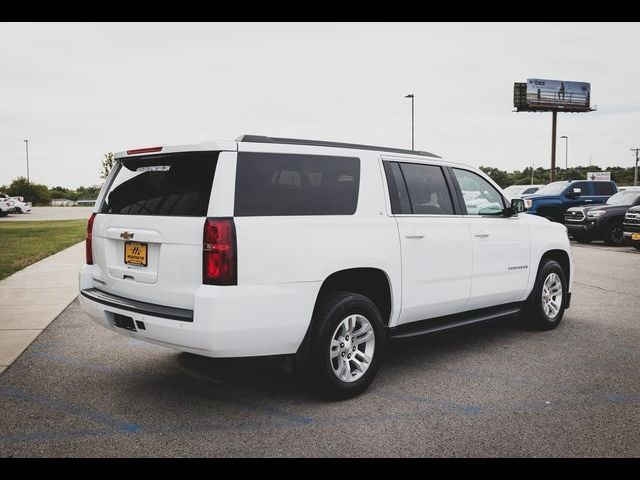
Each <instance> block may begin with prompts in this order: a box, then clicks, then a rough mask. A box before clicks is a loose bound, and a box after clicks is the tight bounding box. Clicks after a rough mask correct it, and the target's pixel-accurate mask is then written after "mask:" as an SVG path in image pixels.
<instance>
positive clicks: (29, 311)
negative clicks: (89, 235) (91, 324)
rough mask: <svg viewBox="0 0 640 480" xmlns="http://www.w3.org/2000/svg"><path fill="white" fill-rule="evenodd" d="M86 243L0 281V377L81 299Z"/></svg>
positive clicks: (81, 243) (78, 244)
mask: <svg viewBox="0 0 640 480" xmlns="http://www.w3.org/2000/svg"><path fill="white" fill-rule="evenodd" d="M83 263H84V241H83V242H80V243H77V244H76V245H74V246H72V247H69V248H67V249H66V250H62V251H61V252H58V253H56V254H54V255H51V256H50V257H47V258H45V259H43V260H40V261H39V262H37V263H34V264H33V265H29V266H28V267H27V268H25V269H23V270H20V271H19V272H16V273H14V274H13V275H11V276H9V277H7V278H5V279H4V280H0V373H1V372H2V371H4V370H5V369H6V368H7V367H8V366H9V365H11V363H13V361H14V360H15V359H16V358H18V356H19V355H20V354H21V353H22V352H23V351H24V350H25V349H26V348H27V347H28V346H29V344H30V343H31V342H33V341H34V340H35V338H36V337H37V336H38V335H39V334H40V332H41V331H42V330H44V329H45V328H46V327H47V325H49V323H51V321H52V320H53V319H54V318H56V317H57V316H58V315H60V313H61V312H62V311H63V310H64V309H65V308H66V307H67V305H69V304H70V303H71V302H72V301H73V300H74V299H75V298H76V296H77V295H78V272H79V271H80V267H81V266H82V264H83Z"/></svg>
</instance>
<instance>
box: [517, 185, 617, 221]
mask: <svg viewBox="0 0 640 480" xmlns="http://www.w3.org/2000/svg"><path fill="white" fill-rule="evenodd" d="M617 192H618V187H617V186H616V184H615V183H614V182H609V181H591V180H565V181H561V182H553V183H550V184H548V185H545V186H544V187H542V188H541V189H540V190H538V191H537V192H536V193H534V194H533V195H523V198H524V199H525V200H524V201H525V205H526V207H527V209H528V212H527V213H531V214H533V215H539V216H541V217H545V218H547V219H549V220H551V221H552V222H562V221H563V220H564V214H565V212H566V211H567V209H569V208H571V207H579V206H581V205H596V204H599V203H604V202H606V201H607V199H608V198H609V197H610V196H611V195H613V194H615V193H617Z"/></svg>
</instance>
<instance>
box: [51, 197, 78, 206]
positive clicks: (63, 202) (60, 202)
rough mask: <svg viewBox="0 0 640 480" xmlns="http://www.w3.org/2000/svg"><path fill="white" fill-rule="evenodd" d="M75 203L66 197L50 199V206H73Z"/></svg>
mask: <svg viewBox="0 0 640 480" xmlns="http://www.w3.org/2000/svg"><path fill="white" fill-rule="evenodd" d="M75 205H76V202H74V201H73V200H69V199H66V198H54V199H53V200H51V206H52V207H74V206H75Z"/></svg>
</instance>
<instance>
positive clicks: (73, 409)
mask: <svg viewBox="0 0 640 480" xmlns="http://www.w3.org/2000/svg"><path fill="white" fill-rule="evenodd" d="M0 395H1V396H4V397H9V398H14V399H17V400H26V401H28V402H34V403H39V404H40V405H44V406H46V407H48V408H51V409H53V410H58V411H62V412H65V413H70V414H71V415H76V416H78V417H82V418H85V419H88V420H94V421H96V422H100V423H104V424H106V425H109V426H111V427H114V428H116V429H118V430H121V431H124V432H129V433H132V432H137V431H138V430H140V429H141V428H142V427H141V426H140V425H137V424H135V423H131V422H126V421H123V420H118V419H117V418H114V417H111V416H109V415H106V414H104V413H99V412H94V411H93V410H89V409H88V408H85V407H82V406H79V405H74V404H72V403H68V402H65V401H64V400H58V399H55V398H48V397H45V396H42V395H35V394H31V393H29V392H25V391H22V390H18V389H15V388H11V387H3V388H0Z"/></svg>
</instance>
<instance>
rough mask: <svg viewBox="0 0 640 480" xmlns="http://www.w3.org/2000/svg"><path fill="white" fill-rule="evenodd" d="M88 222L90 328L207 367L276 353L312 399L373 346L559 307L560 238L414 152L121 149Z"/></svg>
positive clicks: (342, 389)
mask: <svg viewBox="0 0 640 480" xmlns="http://www.w3.org/2000/svg"><path fill="white" fill-rule="evenodd" d="M116 159H117V160H118V161H117V162H116V165H115V166H114V168H113V170H112V171H111V174H110V175H109V177H108V179H107V181H106V182H105V185H104V186H103V188H102V191H101V193H100V196H99V197H98V200H97V202H96V206H95V210H94V213H93V215H92V216H91V218H90V220H89V224H88V231H87V242H86V244H87V245H86V253H87V262H86V265H85V266H84V267H83V268H82V270H81V272H80V302H81V304H82V306H83V307H84V309H85V311H86V312H87V313H88V314H89V315H90V316H91V317H92V318H93V319H94V320H95V321H96V322H98V323H99V324H101V325H103V326H104V327H106V328H109V329H111V330H114V331H116V332H119V333H122V334H125V335H130V336H132V337H135V338H138V339H140V340H145V341H149V342H152V343H155V344H158V345H163V346H165V347H169V348H173V349H176V350H181V351H186V352H191V353H195V354H199V355H206V356H210V357H242V356H257V355H290V356H291V357H290V358H293V359H295V360H296V362H295V363H296V365H297V367H298V368H299V371H300V372H302V373H303V374H304V376H305V378H307V379H309V380H310V382H309V383H310V384H311V385H312V386H313V387H315V388H316V390H318V391H319V392H321V393H323V394H324V395H325V396H328V397H330V398H347V397H351V396H354V395H357V394H358V393H360V392H362V391H363V390H364V389H365V388H366V387H367V386H368V385H369V384H370V383H371V381H372V380H373V377H374V376H375V374H376V371H377V370H378V367H379V365H380V362H381V360H382V356H383V353H384V346H385V342H386V341H387V340H388V339H393V338H402V337H409V336H414V335H421V334H426V333H431V332H435V331H440V330H444V329H448V328H453V327H459V326H462V325H467V324H471V323H476V322H481V321H486V320H490V319H495V318H498V317H506V316H511V315H513V314H516V313H523V316H524V317H525V318H526V319H527V320H528V321H529V322H530V324H531V325H532V326H534V327H536V328H539V329H551V328H555V327H556V326H557V325H558V324H559V323H560V320H561V319H562V316H563V313H564V310H565V309H566V308H568V307H569V300H570V295H571V293H570V291H571V282H572V280H573V263H572V259H571V250H570V246H569V239H568V237H567V232H566V228H565V227H564V226H563V225H561V224H558V223H552V222H549V221H547V220H546V219H545V218H542V217H538V216H535V215H519V214H518V212H519V211H522V210H523V209H524V206H523V202H522V200H519V199H516V200H513V202H512V203H513V204H509V203H508V202H507V200H506V199H505V197H504V195H503V193H502V192H501V190H500V188H499V187H498V186H497V185H496V184H495V183H494V182H493V181H492V180H491V179H490V178H489V177H487V176H486V175H485V174H483V173H482V172H481V171H480V170H478V169H475V168H472V167H468V166H465V165H461V164H456V163H451V162H448V161H445V160H442V159H441V158H440V157H438V156H436V155H433V154H430V153H426V152H418V151H407V150H398V149H392V148H384V147H371V146H366V145H353V144H344V143H331V142H321V141H310V140H295V139H288V138H271V137H262V136H248V135H245V136H243V137H240V138H239V139H238V140H237V141H234V142H219V143H204V144H198V145H189V146H179V147H166V146H165V147H154V148H144V149H138V150H128V151H127V152H123V153H120V154H117V155H116Z"/></svg>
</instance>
